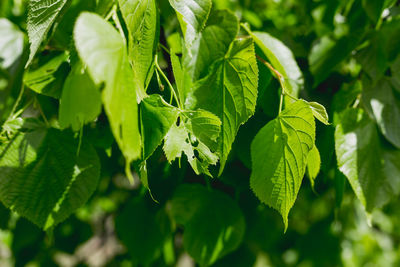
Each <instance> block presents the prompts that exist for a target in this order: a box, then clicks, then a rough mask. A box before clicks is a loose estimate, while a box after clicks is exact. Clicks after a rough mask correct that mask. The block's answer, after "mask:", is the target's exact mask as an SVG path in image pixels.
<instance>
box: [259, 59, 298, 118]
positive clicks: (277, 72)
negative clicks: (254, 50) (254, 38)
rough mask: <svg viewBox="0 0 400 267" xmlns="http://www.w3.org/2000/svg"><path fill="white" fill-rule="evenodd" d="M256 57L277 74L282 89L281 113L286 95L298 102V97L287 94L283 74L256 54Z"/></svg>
mask: <svg viewBox="0 0 400 267" xmlns="http://www.w3.org/2000/svg"><path fill="white" fill-rule="evenodd" d="M256 57H257V59H258V61H260V62H261V63H263V64H264V65H265V66H266V67H267V68H268V69H269V70H270V71H271V72H272V73H273V74H275V76H276V78H277V79H278V80H279V84H280V85H281V88H282V90H281V97H280V100H279V113H281V111H282V108H283V98H284V96H285V95H287V96H288V97H290V98H291V99H293V100H298V98H296V97H294V96H292V95H290V94H289V93H287V92H286V89H285V85H284V83H283V81H284V79H285V78H284V77H283V75H282V74H280V72H279V71H277V70H276V69H275V68H274V67H272V65H271V64H270V63H269V62H267V61H265V60H264V59H263V58H262V57H260V56H259V55H257V54H256Z"/></svg>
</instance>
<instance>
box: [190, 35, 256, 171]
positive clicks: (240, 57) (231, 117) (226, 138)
mask: <svg viewBox="0 0 400 267" xmlns="http://www.w3.org/2000/svg"><path fill="white" fill-rule="evenodd" d="M257 86H258V68H257V62H256V58H255V55H254V44H253V41H252V39H251V38H243V39H238V40H235V41H234V42H233V43H232V46H231V48H230V50H229V51H228V53H227V54H226V56H225V57H223V58H221V59H219V60H218V61H216V62H215V63H214V64H213V66H212V67H211V68H210V71H209V74H208V75H207V76H206V77H205V78H203V79H201V80H199V81H198V82H197V83H196V84H195V88H194V89H193V92H192V94H191V95H189V96H188V98H187V100H186V106H187V107H188V108H190V109H196V108H201V109H205V110H207V111H209V112H211V113H213V114H215V115H217V116H218V117H219V119H220V120H221V122H222V124H221V135H220V138H219V140H218V149H217V151H218V153H219V157H220V163H221V167H220V173H221V172H222V171H223V169H224V166H225V163H226V159H227V157H228V154H229V152H230V150H231V146H232V143H233V141H234V139H235V136H236V134H237V131H238V130H239V127H240V125H242V124H243V123H245V122H246V121H247V120H248V119H249V117H250V116H252V115H253V113H254V110H255V105H256V101H257Z"/></svg>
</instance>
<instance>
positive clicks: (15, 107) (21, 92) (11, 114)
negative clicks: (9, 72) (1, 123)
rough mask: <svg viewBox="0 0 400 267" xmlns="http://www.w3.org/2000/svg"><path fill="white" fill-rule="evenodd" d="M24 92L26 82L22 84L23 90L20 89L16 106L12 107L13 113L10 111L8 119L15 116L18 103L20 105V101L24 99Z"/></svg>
mask: <svg viewBox="0 0 400 267" xmlns="http://www.w3.org/2000/svg"><path fill="white" fill-rule="evenodd" d="M24 92H25V86H24V83H22V85H21V90H20V91H19V94H18V97H17V100H15V103H14V106H13V108H12V109H11V113H10V116H8V119H10V118H11V117H13V116H14V113H15V111H16V110H17V108H18V105H19V103H20V102H21V100H22V96H23V95H24ZM8 119H7V120H8Z"/></svg>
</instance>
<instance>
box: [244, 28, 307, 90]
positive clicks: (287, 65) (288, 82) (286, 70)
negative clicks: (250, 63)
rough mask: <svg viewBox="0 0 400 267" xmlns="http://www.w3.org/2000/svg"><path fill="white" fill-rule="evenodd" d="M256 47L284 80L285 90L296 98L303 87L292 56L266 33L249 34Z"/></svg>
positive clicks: (283, 46) (290, 52)
mask: <svg viewBox="0 0 400 267" xmlns="http://www.w3.org/2000/svg"><path fill="white" fill-rule="evenodd" d="M247 31H248V32H249V34H250V35H251V36H252V37H253V39H254V42H255V43H256V45H257V46H258V47H259V48H260V49H261V51H262V52H263V53H264V56H265V57H266V58H267V59H268V61H269V62H270V63H271V65H272V67H274V69H276V70H277V71H278V72H279V73H280V74H281V75H282V76H283V78H284V81H283V84H284V86H285V90H287V92H288V93H289V94H291V95H292V96H295V97H297V96H298V95H299V91H300V90H301V88H302V87H303V85H304V81H303V75H302V73H301V71H300V68H299V66H298V65H297V63H296V60H295V58H294V55H293V53H292V51H290V49H289V48H287V47H286V46H285V45H284V44H283V43H282V42H281V41H279V40H278V39H276V38H274V37H272V36H271V35H270V34H268V33H266V32H251V31H250V30H247Z"/></svg>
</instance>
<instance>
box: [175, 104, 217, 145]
mask: <svg viewBox="0 0 400 267" xmlns="http://www.w3.org/2000/svg"><path fill="white" fill-rule="evenodd" d="M183 115H184V116H185V117H187V118H188V120H187V123H186V127H187V128H188V130H189V132H191V133H193V134H194V135H195V136H196V137H197V138H198V139H199V140H200V141H201V142H203V143H204V144H205V145H206V146H208V147H209V148H210V149H212V150H215V149H216V145H217V139H218V137H219V134H220V132H221V120H220V119H219V118H218V117H217V116H216V115H214V114H212V113H211V112H208V111H206V110H201V109H198V110H196V111H185V112H183Z"/></svg>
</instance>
